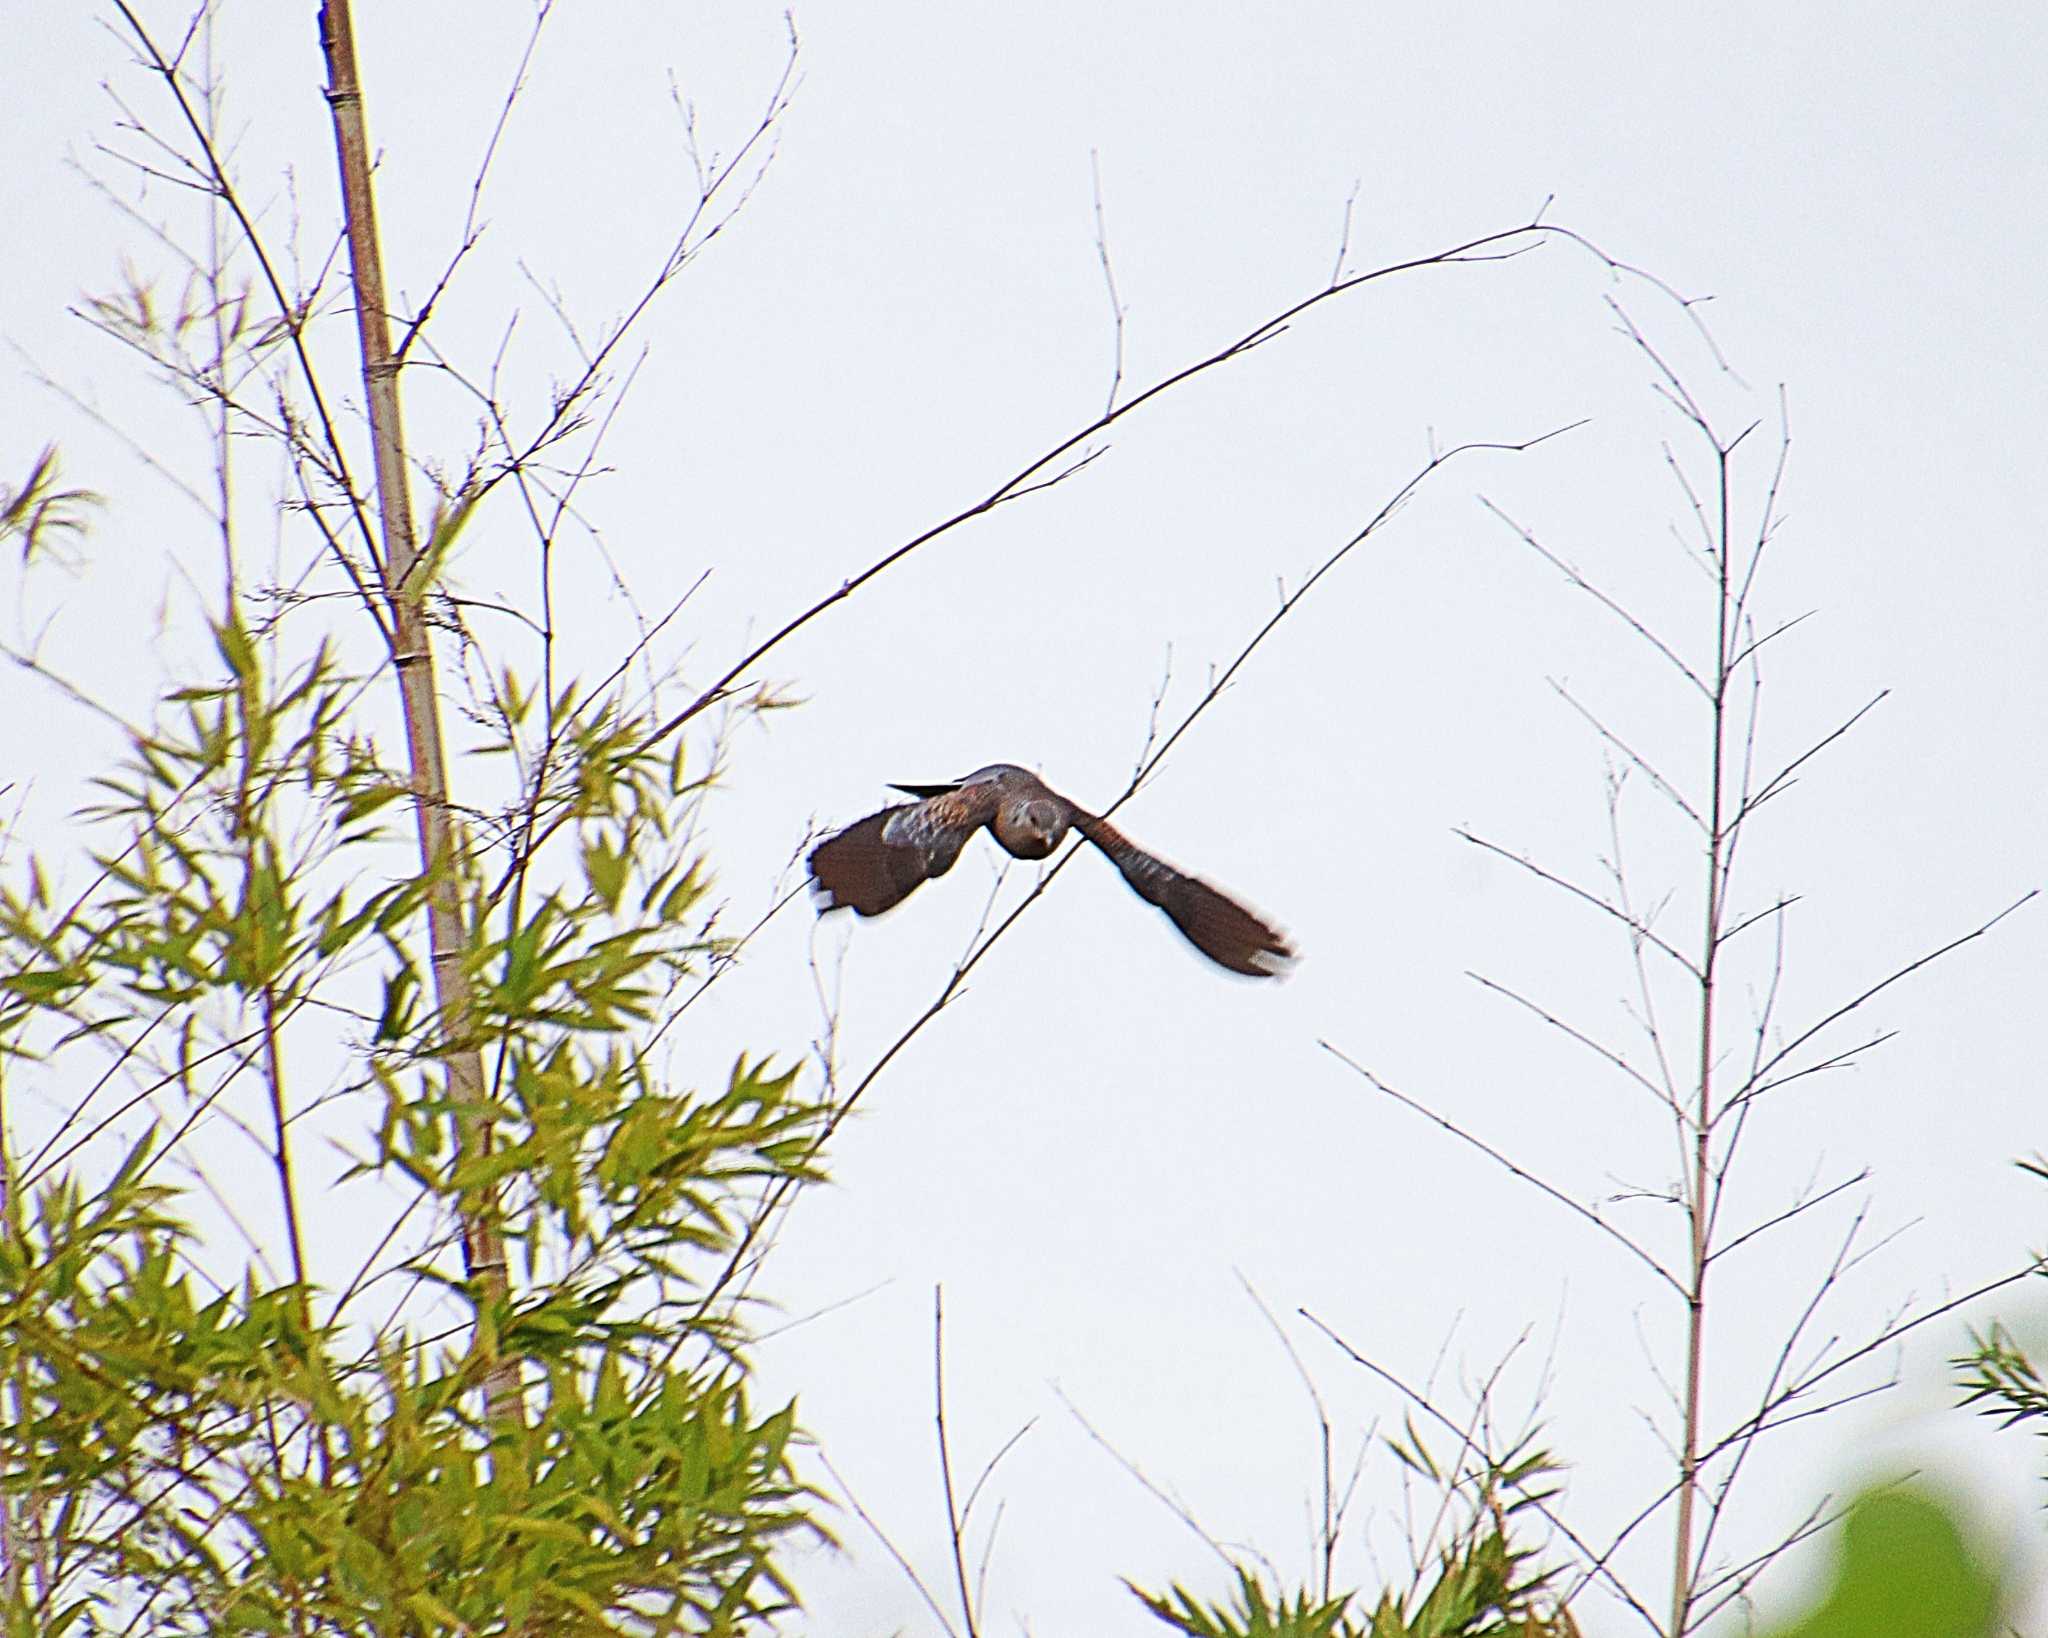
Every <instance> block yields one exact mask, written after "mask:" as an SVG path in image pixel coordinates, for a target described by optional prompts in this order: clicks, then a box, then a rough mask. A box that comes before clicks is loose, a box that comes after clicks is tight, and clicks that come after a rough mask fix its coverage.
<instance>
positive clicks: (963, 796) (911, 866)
mask: <svg viewBox="0 0 2048 1638" xmlns="http://www.w3.org/2000/svg"><path fill="white" fill-rule="evenodd" d="M995 809H996V793H995V789H994V787H993V786H991V785H988V784H981V785H963V786H961V787H960V788H959V789H957V790H944V791H941V792H939V793H938V794H937V795H935V796H930V797H927V798H926V799H925V800H924V801H922V802H906V803H904V804H902V805H901V806H899V807H893V808H884V809H883V810H882V811H881V812H880V813H871V814H869V815H868V816H867V817H866V818H865V819H862V820H858V821H856V822H855V823H853V824H851V825H848V826H847V827H846V829H844V830H842V831H840V832H839V833H838V834H837V835H834V836H828V837H826V838H825V840H824V841H822V842H820V843H819V844H818V845H817V846H816V847H815V848H813V849H812V850H811V887H812V891H813V892H815V893H816V894H817V896H818V899H819V901H820V902H819V908H820V910H838V909H841V908H851V909H852V910H853V911H854V912H855V913H856V914H859V915H863V916H879V915H880V914H881V913H882V912H883V911H884V910H892V909H894V908H895V907H896V906H897V905H899V904H901V903H902V902H903V901H904V900H905V899H906V898H908V897H909V896H910V895H911V893H912V891H914V890H915V889H916V888H917V887H918V885H919V884H920V883H923V882H927V881H929V880H931V879H932V877H934V876H943V875H945V873H946V872H947V871H949V870H951V869H952V868H953V861H954V860H956V859H958V858H959V857H960V850H961V849H962V848H963V847H965V846H966V845H967V839H968V837H970V836H972V835H973V834H974V833H975V832H976V831H977V830H979V829H980V828H981V827H982V826H983V825H985V824H987V823H988V821H989V818H990V816H991V815H993V814H994V812H995Z"/></svg>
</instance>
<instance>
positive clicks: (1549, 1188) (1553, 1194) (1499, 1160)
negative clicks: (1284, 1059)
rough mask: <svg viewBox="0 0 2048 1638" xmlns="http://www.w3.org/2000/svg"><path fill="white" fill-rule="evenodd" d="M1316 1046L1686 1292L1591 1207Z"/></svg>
mask: <svg viewBox="0 0 2048 1638" xmlns="http://www.w3.org/2000/svg"><path fill="white" fill-rule="evenodd" d="M1316 1045H1317V1046H1319V1047H1321V1048H1322V1049H1323V1050H1324V1051H1325V1052H1327V1053H1328V1054H1329V1055H1330V1056H1331V1057H1333V1058H1335V1059H1336V1060H1337V1061H1338V1062H1339V1063H1341V1064H1343V1065H1344V1066H1345V1068H1347V1069H1349V1070H1351V1071H1352V1072H1353V1073H1354V1074H1356V1075H1357V1076H1358V1077H1359V1078H1360V1079H1361V1080H1363V1081H1364V1082H1365V1083H1366V1084H1367V1085H1368V1086H1370V1087H1372V1088H1373V1090H1374V1091H1376V1092H1384V1093H1385V1094H1386V1095H1387V1096H1388V1097H1390V1098H1392V1099H1393V1100H1394V1101H1395V1102H1396V1103H1398V1104H1400V1105H1401V1106H1402V1107H1403V1108H1404V1109H1412V1110H1414V1111H1415V1113H1416V1114H1418V1115H1421V1116H1422V1117H1423V1118H1424V1119H1426V1120H1432V1121H1435V1122H1436V1124H1437V1125H1438V1126H1440V1127H1442V1128H1443V1129H1444V1130H1445V1131H1446V1132H1448V1133H1450V1134H1451V1136H1452V1137H1454V1138H1457V1139H1458V1140H1459V1141H1460V1142H1462V1143H1465V1144H1468V1145H1469V1146H1470V1147H1472V1148H1474V1149H1477V1150H1478V1151H1479V1152H1480V1153H1481V1154H1483V1155H1484V1156H1486V1158H1487V1159H1488V1160H1491V1161H1492V1162H1493V1163H1494V1164H1495V1165H1497V1166H1499V1167H1501V1168H1502V1169H1503V1170H1504V1171H1506V1172H1507V1173H1509V1175H1511V1176H1513V1177H1517V1178H1519V1179H1521V1181H1522V1182H1524V1183H1527V1184H1529V1185H1530V1186H1531V1187H1532V1188H1535V1189H1537V1190H1538V1191H1540V1192H1541V1193H1543V1194H1547V1195H1548V1196H1550V1198H1551V1199H1553V1200H1555V1201H1556V1202H1557V1203H1558V1204H1559V1205H1561V1206H1563V1207H1564V1208H1565V1209H1566V1210H1567V1211H1569V1212H1571V1213H1572V1214H1573V1215H1574V1216H1577V1217H1579V1218H1582V1219H1583V1220H1584V1221H1586V1222H1588V1223H1591V1224H1592V1225H1593V1226H1594V1227H1595V1228H1597V1229H1599V1230H1600V1231H1601V1233H1603V1234H1605V1235H1606V1236H1607V1237H1608V1238H1609V1239H1611V1240H1613V1241H1614V1242H1615V1244H1617V1245H1619V1246H1621V1247H1622V1248H1623V1249H1624V1250H1626V1251H1627V1252H1628V1253H1629V1254H1630V1255H1631V1256H1633V1257H1634V1258H1636V1260H1637V1261H1639V1262H1640V1263H1642V1265H1643V1266H1644V1267H1645V1268H1647V1269H1649V1270H1650V1272H1651V1273H1653V1274H1655V1275H1656V1276H1657V1277H1658V1278H1659V1279H1661V1280H1662V1281H1664V1283H1665V1284H1666V1285H1668V1286H1670V1287H1671V1288H1672V1290H1674V1291H1683V1290H1684V1289H1685V1288H1684V1286H1683V1285H1681V1284H1680V1283H1679V1279H1678V1276H1677V1275H1675V1274H1673V1273H1672V1272H1671V1271H1670V1270H1669V1269H1667V1268H1666V1267H1665V1266H1664V1265H1663V1264H1662V1263H1660V1262H1658V1261H1657V1259H1656V1258H1655V1257H1653V1256H1652V1255H1651V1254H1650V1253H1649V1252H1648V1251H1646V1250H1644V1249H1643V1247H1642V1246H1640V1245H1638V1244H1637V1243H1636V1242H1635V1241H1634V1240H1632V1239H1630V1238H1629V1237H1628V1236H1627V1235H1626V1234H1624V1233H1623V1232H1622V1231H1621V1230H1620V1229H1618V1228H1616V1227H1615V1226H1614V1225H1613V1224H1612V1223H1610V1222H1608V1221H1607V1219H1606V1218H1604V1217H1602V1216H1601V1215H1600V1214H1599V1213H1598V1212H1597V1211H1595V1210H1593V1208H1592V1207H1590V1206H1588V1205H1586V1204H1585V1203H1584V1202H1583V1201H1580V1200H1575V1199H1573V1198H1572V1196H1570V1195H1568V1194H1566V1193H1565V1192H1564V1190H1562V1189H1560V1188H1558V1187H1557V1186H1556V1185H1555V1184H1553V1183H1549V1182H1546V1181H1545V1180H1544V1179H1543V1178H1540V1177H1538V1176H1537V1175H1536V1174H1535V1173H1534V1172H1532V1171H1530V1170H1529V1169H1528V1168H1527V1167H1525V1166H1522V1165H1519V1164H1518V1163H1516V1162H1515V1161H1514V1160H1511V1159H1510V1158H1509V1157H1508V1156H1507V1155H1506V1154H1504V1153H1503V1152H1502V1151H1501V1150H1499V1149H1497V1148H1495V1147H1494V1146H1493V1145H1492V1144H1490V1143H1488V1142H1487V1141H1486V1140H1485V1139H1484V1138H1480V1137H1475V1136H1474V1135H1473V1134H1472V1133H1470V1132H1468V1131H1466V1130H1465V1129H1464V1127H1462V1126H1460V1125H1458V1123H1457V1122H1456V1121H1453V1120H1450V1119H1448V1118H1446V1117H1445V1116H1443V1115H1441V1114H1439V1113H1438V1112H1437V1111H1436V1110H1434V1109H1432V1108H1430V1107H1429V1105H1428V1104H1426V1103H1423V1102H1421V1101H1420V1100H1419V1099H1416V1098H1411V1097H1410V1096H1408V1094H1407V1093H1405V1092H1403V1091H1401V1090H1400V1089H1399V1088H1397V1087H1393V1086H1389V1085H1388V1084H1387V1083H1386V1082H1385V1081H1383V1080H1381V1079H1380V1078H1379V1076H1377V1075H1375V1074H1374V1073H1373V1072H1372V1071H1371V1070H1369V1069H1367V1068H1366V1067H1365V1066H1364V1065H1363V1064H1361V1063H1359V1062H1357V1061H1356V1060H1355V1059H1353V1058H1351V1057H1349V1056H1347V1055H1346V1054H1345V1053H1344V1052H1342V1051H1341V1050H1339V1049H1338V1048H1337V1047H1334V1046H1332V1045H1331V1044H1330V1043H1329V1042H1328V1041H1322V1040H1319V1041H1317V1042H1316Z"/></svg>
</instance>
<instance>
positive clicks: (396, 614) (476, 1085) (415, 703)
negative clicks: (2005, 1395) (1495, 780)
mask: <svg viewBox="0 0 2048 1638" xmlns="http://www.w3.org/2000/svg"><path fill="white" fill-rule="evenodd" d="M320 44H321V49H322V51H323V52H324V53H325V54H326V58H327V102H328V106H329V107H330V108H331V109H332V110H333V113H334V143H335V150H336V153H337V156H338V157H339V159H340V163H341V200H342V212H343V216H344V220H345V224H346V227H347V233H348V252H349V268H350V273H351V277H352V280H353V283H354V287H355V298H356V299H355V306H356V333H357V337H358V339H359V341H360V344H361V349H362V358H363V390H364V393H365V396H366V399H367V402H368V405H369V413H370V444H371V450H372V453H373V455H374V457H375V462H376V473H377V513H378V527H379V530H380V533H381V535H382V543H381V549H380V551H379V554H378V563H377V567H378V574H379V579H380V589H381V591H382V593H383V596H384V599H385V601H386V603H387V605H388V607H389V611H390V622H389V630H390V638H391V663H392V667H393V669H394V670H395V671H396V672H397V675H398V691H399V697H400V701H401V703H402V706H403V710H404V714H405V739H406V751H407V755H408V757H409V759H410V763H411V769H412V795H413V813H414V816H415V818H416V820H417V822H418V828H419V846H420V865H421V868H422V869H423V870H424V871H425V872H426V874H427V878H428V892H427V943H428V950H429V955H430V961H431V967H432V972H433V981H434V1002H435V1006H436V1009H437V1011H438V1013H439V1016H440V1024H441V1030H442V1037H443V1039H444V1040H447V1041H450V1042H454V1043H457V1044H456V1045H455V1046H454V1047H452V1048H451V1049H450V1050H449V1051H448V1052H447V1053H446V1054H445V1057H444V1063H445V1067H446V1073H447V1076H448V1092H449V1099H450V1102H451V1103H452V1104H453V1105H454V1108H455V1111H456V1117H455V1126H456V1140H457V1146H458V1147H457V1154H458V1157H459V1158H468V1157H473V1156H475V1155H478V1154H480V1153H483V1152H484V1151H485V1150H487V1149H488V1147H489V1144H490V1120H489V1113H488V1099H487V1089H486V1086H485V1081H484V1066H483V1055H482V1053H481V1052H480V1051H479V1050H478V1049H477V1048H476V1047H475V1046H473V1045H470V1044H468V1043H467V1040H466V1037H467V1035H468V1033H469V1032H468V1020H469V1016H470V1009H471V997H470V988H469V975H468V973H467V972H466V971H465V970H464V967H463V947H464V937H463V927H462V913H461V907H460V904H459V902H458V900H457V896H456V877H455V870H454V864H455V838H454V834H453V827H452V825H451V824H450V821H449V809H448V768H447V759H446V756H445V754H444V752H443V748H442V747H443V740H442V732H441V704H440V696H439V694H438V692H437V691H436V687H435V681H434V645H433V633H432V631H431V630H430V629H429V627H428V625H427V622H426V620H425V619H424V617H423V614H422V609H421V603H420V598H419V588H416V587H413V586H411V585H410V584H409V577H410V576H411V573H412V570H413V568H414V567H415V565H416V564H417V562H418V560H419V555H420V545H419V541H418V538H417V536H416V534H415V532H414V525H413V516H412V495H411V487H410V485H409V483H408V481H407V478H406V467H405V431H404V421H403V419H402V417H401V415H400V413H399V402H398V370H399V366H398V361H397V359H395V358H394V357H393V356H392V352H391V332H390V323H389V316H388V313H387V310H386V307H385V300H384V264H383V256H382V253H381V251H380V250H379V248H378V241H377V209H376V196H375V193H374V190H373V187H372V183H371V177H370V145H369V137H368V132H367V124H366V121H365V119H364V115H363V93H362V84H361V81H360V79H359V77H358V75H357V72H356V48H355V31H354V27H353V24H352V22H351V19H350V15H349V4H348V0H327V3H326V4H324V5H323V6H322V7H321V8H320ZM462 1251H463V1260H464V1264H465V1267H466V1269H467V1271H468V1274H469V1277H470V1279H471V1280H472V1281H473V1282H474V1283H475V1284H476V1286H477V1287H478V1292H477V1300H478V1303H479V1306H493V1305H496V1304H498V1303H499V1302H501V1301H502V1300H503V1299H504V1297H505V1296H506V1295H507V1293H508V1290H509V1277H508V1272H507V1268H506V1262H505V1241H504V1235H503V1233H502V1231H501V1228H500V1223H499V1209H498V1200H497V1193H496V1190H495V1189H494V1188H493V1189H488V1190H486V1191H485V1192H484V1193H483V1195H482V1196H481V1198H480V1200H479V1201H478V1203H477V1204H476V1205H475V1206H473V1207H472V1208H470V1209H469V1210H467V1211H466V1212H465V1213H464V1216H463V1223H462ZM485 1403H486V1409H487V1412H488V1414H489V1417H490V1420H491V1422H492V1423H493V1425H494V1426H501V1427H502V1426H506V1425H514V1426H519V1427H523V1426H524V1424H525V1406H524V1401H523V1397H522V1394H521V1391H520V1383H519V1375H518V1367H517V1365H516V1363H510V1362H506V1363H502V1364H499V1365H497V1366H496V1367H495V1368H494V1369H493V1370H492V1371H491V1372H490V1375H489V1377H488V1379H487V1382H486V1386H485Z"/></svg>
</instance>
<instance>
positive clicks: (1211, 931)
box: [1074, 814, 1295, 978]
mask: <svg viewBox="0 0 2048 1638" xmlns="http://www.w3.org/2000/svg"><path fill="white" fill-rule="evenodd" d="M1074 824H1075V827H1076V828H1077V829H1078V830H1079V831H1080V832H1081V834H1082V835H1083V836H1085V837H1087V838H1088V840H1089V841H1091V842H1093V843H1094V844H1095V845H1096V846H1097V847H1099V848H1101V849H1102V851H1103V852H1104V853H1107V854H1108V855H1109V857H1110V859H1111V860H1112V862H1114V863H1115V865H1116V867H1117V869H1118V870H1119V871H1121V872H1122V873H1123V878H1124V880H1125V881H1127V882H1129V883H1130V884H1131V891H1133V892H1134V893H1136V894H1137V895H1138V897H1139V898H1141V899H1144V900H1145V901H1146V902H1147V903H1150V904H1156V905H1158V906H1159V908H1160V909H1162V910H1164V911H1165V912H1166V914H1167V916H1168V917H1169V918H1170V919H1171V920H1172V922H1173V924H1174V926H1176V927H1178V928H1179V929H1180V930H1181V932H1182V933H1184V934H1185V935H1186V936H1187V941H1188V942H1189V943H1190V944H1192V945H1193V946H1194V947H1195V948H1196V949H1198V950H1200V951H1201V952H1202V954H1203V955H1205V956H1207V957H1208V958H1209V959H1210V960H1211V961H1213V962H1215V963H1216V965H1217V966H1219V967H1227V968H1229V969H1230V970H1231V971H1232V972H1234V973H1243V974H1245V976H1246V977H1248V978H1278V977H1281V976H1282V975H1284V974H1285V973H1286V972H1287V970H1288V969H1289V968H1290V967H1292V966H1293V964H1294V956H1295V952H1294V946H1293V945H1292V944H1291V943H1289V942H1288V939H1287V935H1286V934H1284V933H1282V932H1280V931H1279V930H1278V929H1277V928H1275V927H1272V926H1270V925H1268V924H1267V923H1266V922H1265V921H1263V920H1261V919H1260V918H1259V917H1258V916H1255V915H1254V914H1252V912H1251V911H1249V910H1247V909H1246V908H1245V907H1244V906H1243V905H1241V904H1239V903H1238V902H1237V900H1235V899H1233V898H1229V897H1227V896H1226V895H1224V894H1222V893H1219V892H1217V891H1216V889H1215V888H1213V887H1211V886H1210V885H1209V884H1208V883H1207V882H1205V881H1202V880H1200V879H1199V878H1197V877H1194V876H1186V875H1183V874H1182V873H1181V872H1180V871H1178V870H1176V869H1174V868H1173V866H1172V865H1170V864H1168V863H1167V862H1166V861H1165V860H1164V859H1159V858H1154V857H1153V856H1152V855H1151V854H1149V853H1147V852H1146V851H1145V850H1144V849H1143V848H1141V847H1139V846H1138V845H1137V843H1135V842H1133V841H1132V840H1131V839H1130V838H1129V837H1128V836H1126V835H1124V833H1123V832H1122V831H1120V830H1118V829H1117V828H1116V826H1114V825H1112V824H1110V823H1109V821H1108V820H1106V819H1096V818H1093V817H1091V816H1089V815H1086V814H1077V816H1076V818H1075V820H1074Z"/></svg>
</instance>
